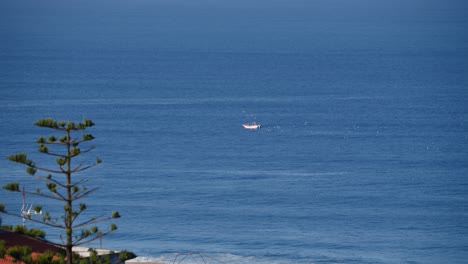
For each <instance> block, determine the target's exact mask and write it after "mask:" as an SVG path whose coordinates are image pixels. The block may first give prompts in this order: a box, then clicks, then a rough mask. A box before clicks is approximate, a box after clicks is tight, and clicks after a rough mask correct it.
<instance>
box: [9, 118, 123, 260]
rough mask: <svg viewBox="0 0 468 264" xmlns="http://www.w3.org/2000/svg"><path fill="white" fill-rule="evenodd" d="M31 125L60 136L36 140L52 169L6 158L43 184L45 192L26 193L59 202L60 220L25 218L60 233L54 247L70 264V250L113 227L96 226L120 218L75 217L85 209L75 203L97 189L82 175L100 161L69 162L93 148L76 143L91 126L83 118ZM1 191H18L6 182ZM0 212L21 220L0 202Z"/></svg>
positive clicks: (86, 137) (19, 158)
mask: <svg viewBox="0 0 468 264" xmlns="http://www.w3.org/2000/svg"><path fill="white" fill-rule="evenodd" d="M34 124H35V125H36V126H39V127H43V128H49V129H52V130H53V131H54V132H55V133H61V136H60V137H58V138H57V137H56V136H55V135H51V136H48V137H47V138H46V137H40V138H39V139H38V140H37V141H36V143H37V144H38V146H39V149H38V150H39V152H40V153H41V154H44V155H46V156H49V157H51V158H55V162H56V167H54V168H50V167H41V166H40V165H38V164H36V163H35V162H34V161H32V160H30V159H28V158H27V155H26V154H25V153H19V154H14V155H10V156H9V157H8V159H9V160H10V161H13V162H17V163H20V164H23V165H25V166H26V172H27V173H28V174H29V175H31V176H33V177H34V178H36V179H37V180H39V181H41V182H43V183H45V186H46V190H45V191H42V189H39V188H38V189H37V190H36V191H35V192H29V191H28V192H26V193H28V194H31V195H37V196H40V197H44V198H46V199H53V200H58V201H60V202H61V203H63V215H61V217H52V215H51V214H50V213H49V212H48V211H46V212H45V213H44V214H43V215H42V219H40V220H38V219H35V218H32V217H29V220H30V221H33V222H37V223H40V224H44V225H47V226H50V227H53V228H58V229H60V230H62V232H61V233H62V234H63V233H64V234H65V240H63V239H62V244H59V243H54V244H56V245H58V246H62V247H64V248H65V251H66V261H67V264H71V263H73V252H72V248H73V247H74V246H80V245H83V244H86V243H89V242H91V241H94V240H96V239H99V238H100V237H102V236H105V235H107V234H109V233H111V232H113V231H115V230H116V229H117V226H116V225H115V224H114V223H111V224H110V227H109V229H108V230H106V231H104V232H103V231H101V230H100V229H99V228H98V227H97V225H96V224H98V223H101V222H104V221H109V220H111V219H113V218H119V217H120V215H119V213H118V212H117V211H114V212H112V214H111V215H110V216H105V215H101V216H93V217H90V218H89V219H86V220H81V219H80V218H79V216H80V214H82V213H83V212H84V211H85V210H86V204H85V203H79V204H78V205H77V202H78V200H81V199H82V198H84V197H87V196H88V195H90V194H92V193H93V192H95V191H96V190H97V189H98V188H92V189H88V188H87V187H86V184H87V182H88V181H89V180H90V179H86V178H84V176H82V172H83V171H85V170H88V169H90V168H92V167H94V166H97V165H99V164H100V163H101V160H100V159H99V158H96V161H95V162H93V163H89V164H83V163H79V164H77V165H75V164H73V163H72V161H75V160H76V158H77V157H78V156H80V155H83V154H85V153H87V152H90V151H92V150H93V149H94V146H89V147H86V149H85V150H82V149H80V148H79V146H80V144H86V143H88V142H89V141H91V140H93V139H94V137H93V135H91V134H89V133H85V130H86V129H87V128H89V127H92V126H94V123H93V122H92V121H91V120H88V119H83V122H82V123H74V122H71V121H56V120H54V119H52V118H45V119H41V120H39V121H37V122H35V123H34ZM79 132H81V133H82V134H81V138H75V137H73V136H74V134H76V133H79ZM77 175H80V176H77ZM3 188H4V189H6V190H8V191H12V192H20V186H19V183H18V182H16V181H15V182H11V183H8V184H7V185H5V186H4V187H3ZM34 210H35V211H36V212H39V211H41V210H42V206H40V205H37V206H35V207H34ZM0 212H2V213H5V214H9V215H13V216H17V217H22V216H21V215H20V214H15V213H12V212H9V211H7V210H6V206H5V204H3V203H0Z"/></svg>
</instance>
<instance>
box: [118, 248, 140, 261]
mask: <svg viewBox="0 0 468 264" xmlns="http://www.w3.org/2000/svg"><path fill="white" fill-rule="evenodd" d="M136 257H137V256H136V255H135V254H134V253H133V252H129V251H126V250H122V251H120V253H119V260H120V261H122V262H124V261H126V260H129V259H133V258H136Z"/></svg>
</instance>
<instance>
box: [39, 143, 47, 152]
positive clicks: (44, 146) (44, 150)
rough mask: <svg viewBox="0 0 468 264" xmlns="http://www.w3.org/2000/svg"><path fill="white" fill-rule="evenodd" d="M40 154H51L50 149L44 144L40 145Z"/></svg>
mask: <svg viewBox="0 0 468 264" xmlns="http://www.w3.org/2000/svg"><path fill="white" fill-rule="evenodd" d="M39 152H42V153H49V148H47V146H46V145H44V144H40V145H39Z"/></svg>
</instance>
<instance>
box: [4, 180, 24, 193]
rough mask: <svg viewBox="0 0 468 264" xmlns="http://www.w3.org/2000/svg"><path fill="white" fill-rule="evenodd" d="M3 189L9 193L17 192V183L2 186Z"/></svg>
mask: <svg viewBox="0 0 468 264" xmlns="http://www.w3.org/2000/svg"><path fill="white" fill-rule="evenodd" d="M3 189H5V190H8V191H10V192H19V191H20V188H19V184H18V182H10V183H8V184H7V185H5V186H3Z"/></svg>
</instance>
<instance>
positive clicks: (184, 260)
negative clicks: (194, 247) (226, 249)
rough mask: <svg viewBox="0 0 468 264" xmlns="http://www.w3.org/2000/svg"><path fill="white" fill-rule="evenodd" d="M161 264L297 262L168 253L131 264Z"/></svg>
mask: <svg viewBox="0 0 468 264" xmlns="http://www.w3.org/2000/svg"><path fill="white" fill-rule="evenodd" d="M135 262H138V263H140V262H141V263H161V264H251V263H255V264H292V263H298V262H297V261H295V260H278V259H275V260H273V259H270V258H267V257H265V258H263V257H253V256H239V255H234V254H227V253H168V254H163V255H161V256H159V257H144V256H143V257H137V258H135V259H132V260H131V263H135Z"/></svg>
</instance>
